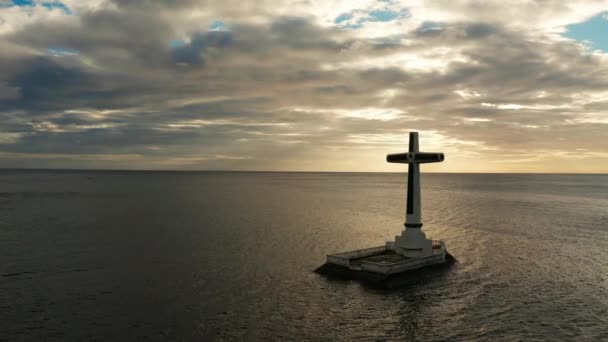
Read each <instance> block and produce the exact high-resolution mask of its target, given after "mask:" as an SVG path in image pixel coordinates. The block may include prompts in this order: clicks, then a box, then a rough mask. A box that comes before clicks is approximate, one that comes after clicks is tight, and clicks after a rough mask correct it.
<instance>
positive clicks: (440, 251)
mask: <svg viewBox="0 0 608 342" xmlns="http://www.w3.org/2000/svg"><path fill="white" fill-rule="evenodd" d="M443 160H444V155H443V153H429V152H419V148H418V132H410V141H409V151H408V152H407V153H398V154H389V155H387V156H386V161H387V162H389V163H404V164H408V167H409V169H408V173H407V206H406V213H405V224H404V226H405V229H404V230H403V231H402V232H401V234H400V235H398V236H396V237H395V240H394V241H387V242H386V244H385V245H384V246H379V247H373V248H366V249H359V250H355V251H350V252H343V253H337V254H330V255H328V256H327V262H326V263H325V265H323V266H321V267H320V268H319V269H317V272H319V273H325V274H337V275H347V276H351V277H354V278H363V279H369V280H384V279H386V278H387V277H389V276H392V275H396V274H400V273H403V272H406V271H411V270H415V269H420V268H422V267H426V266H430V265H437V264H444V263H446V261H452V260H453V258H452V257H451V256H450V255H449V253H448V252H447V248H446V245H445V243H444V242H443V241H440V240H430V239H427V237H426V235H425V234H424V232H423V231H422V215H421V207H420V164H424V163H436V162H442V161H443Z"/></svg>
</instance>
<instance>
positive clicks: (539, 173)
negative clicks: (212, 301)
mask: <svg viewBox="0 0 608 342" xmlns="http://www.w3.org/2000/svg"><path fill="white" fill-rule="evenodd" d="M2 171H82V172H209V173H212V172H218V173H219V172H234V173H238V172H241V173H407V171H310V170H303V171H294V170H195V169H190V170H188V169H185V170H175V169H173V170H172V169H81V168H74V169H72V168H11V167H0V172H2ZM424 173H436V174H506V175H509V174H525V175H608V172H466V171H460V172H458V171H457V172H450V171H444V172H436V171H428V172H424Z"/></svg>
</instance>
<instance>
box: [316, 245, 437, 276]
mask: <svg viewBox="0 0 608 342" xmlns="http://www.w3.org/2000/svg"><path fill="white" fill-rule="evenodd" d="M429 242H430V240H429ZM432 243H433V245H432V246H431V253H430V255H425V256H421V257H407V256H404V255H403V254H401V253H399V252H397V251H395V249H394V243H392V242H388V243H387V244H386V246H380V247H373V248H366V249H359V250H354V251H350V252H344V253H337V254H330V255H328V256H327V263H329V264H333V265H336V266H342V267H346V268H348V269H349V270H351V271H355V272H356V271H367V272H373V273H378V274H384V275H391V274H397V273H402V272H406V271H410V270H414V269H417V268H421V267H425V266H429V265H434V264H441V263H444V262H445V260H446V254H447V250H446V247H445V243H444V242H443V241H432Z"/></svg>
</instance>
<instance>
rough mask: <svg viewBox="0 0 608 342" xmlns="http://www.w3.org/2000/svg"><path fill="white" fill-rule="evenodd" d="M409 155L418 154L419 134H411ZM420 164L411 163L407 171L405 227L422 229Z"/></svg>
mask: <svg viewBox="0 0 608 342" xmlns="http://www.w3.org/2000/svg"><path fill="white" fill-rule="evenodd" d="M409 153H414V154H415V153H418V132H410V145H409ZM420 212H421V209H420V164H418V163H409V164H408V171H407V210H406V213H405V224H404V225H405V226H406V227H411V228H420V227H422V220H421V217H420Z"/></svg>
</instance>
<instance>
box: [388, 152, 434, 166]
mask: <svg viewBox="0 0 608 342" xmlns="http://www.w3.org/2000/svg"><path fill="white" fill-rule="evenodd" d="M444 159H445V157H444V155H443V153H435V152H408V153H394V154H389V155H387V156H386V161H387V162H389V163H403V164H410V163H418V164H423V163H438V162H442V161H443V160H444Z"/></svg>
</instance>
